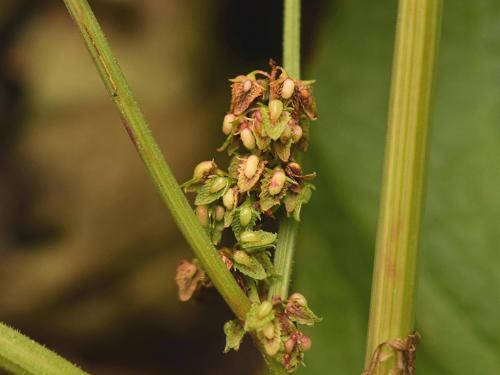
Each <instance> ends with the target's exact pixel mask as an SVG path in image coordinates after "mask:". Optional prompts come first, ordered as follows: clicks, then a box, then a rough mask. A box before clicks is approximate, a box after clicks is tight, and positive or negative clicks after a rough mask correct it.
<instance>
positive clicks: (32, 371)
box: [0, 323, 86, 375]
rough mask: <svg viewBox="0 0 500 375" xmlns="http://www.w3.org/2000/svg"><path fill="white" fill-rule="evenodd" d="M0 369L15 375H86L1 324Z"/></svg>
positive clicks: (54, 354)
mask: <svg viewBox="0 0 500 375" xmlns="http://www.w3.org/2000/svg"><path fill="white" fill-rule="evenodd" d="M0 367H1V368H3V369H5V370H7V371H9V372H12V373H13V374H25V375H26V374H28V375H85V374H86V372H84V371H82V370H80V369H79V368H78V367H76V366H75V365H73V364H71V363H70V362H68V361H67V360H65V359H64V358H62V357H60V356H59V355H57V354H56V353H54V352H51V351H50V350H49V349H47V348H45V347H44V346H42V345H40V344H37V343H36V342H35V341H33V340H31V339H30V338H29V337H26V336H24V335H23V334H21V333H19V332H18V331H16V330H14V329H12V328H10V327H7V326H6V325H5V324H2V323H0Z"/></svg>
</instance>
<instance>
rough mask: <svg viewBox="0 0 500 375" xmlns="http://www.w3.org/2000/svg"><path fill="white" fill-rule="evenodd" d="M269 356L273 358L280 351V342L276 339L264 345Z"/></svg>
mask: <svg viewBox="0 0 500 375" xmlns="http://www.w3.org/2000/svg"><path fill="white" fill-rule="evenodd" d="M264 349H265V350H266V353H267V355H270V356H273V355H275V354H276V353H278V352H279V350H280V340H277V339H274V340H270V341H268V342H265V343H264Z"/></svg>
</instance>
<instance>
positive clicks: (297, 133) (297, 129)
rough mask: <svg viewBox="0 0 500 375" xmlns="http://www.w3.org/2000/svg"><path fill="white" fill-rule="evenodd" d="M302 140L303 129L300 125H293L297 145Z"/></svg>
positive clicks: (294, 140) (293, 135)
mask: <svg viewBox="0 0 500 375" xmlns="http://www.w3.org/2000/svg"><path fill="white" fill-rule="evenodd" d="M301 138H302V127H301V126H300V125H298V124H293V125H292V140H293V143H297V142H298V141H300V139H301Z"/></svg>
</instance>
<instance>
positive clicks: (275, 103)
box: [269, 99, 283, 122]
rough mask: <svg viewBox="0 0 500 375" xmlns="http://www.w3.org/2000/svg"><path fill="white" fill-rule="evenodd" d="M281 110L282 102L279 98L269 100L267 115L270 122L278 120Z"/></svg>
mask: <svg viewBox="0 0 500 375" xmlns="http://www.w3.org/2000/svg"><path fill="white" fill-rule="evenodd" d="M282 112H283V102H282V101H281V100H277V99H274V100H271V101H270V102H269V117H270V118H271V121H272V122H276V121H278V119H279V118H280V116H281V113H282Z"/></svg>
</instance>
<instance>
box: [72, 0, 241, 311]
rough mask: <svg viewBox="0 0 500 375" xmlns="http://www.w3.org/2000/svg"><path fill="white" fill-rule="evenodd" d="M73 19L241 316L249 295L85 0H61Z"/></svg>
mask: <svg viewBox="0 0 500 375" xmlns="http://www.w3.org/2000/svg"><path fill="white" fill-rule="evenodd" d="M64 3H65V4H66V7H67V8H68V10H69V12H70V14H71V16H72V17H73V19H74V21H75V22H76V24H77V25H78V28H79V29H80V32H81V34H82V36H83V38H84V40H85V43H86V45H87V48H88V50H89V52H90V54H91V55H92V58H93V60H94V63H95V65H96V67H97V69H98V71H99V73H100V75H101V78H102V80H103V82H104V85H105V86H106V88H107V89H108V91H109V93H110V94H111V97H112V99H113V101H114V103H115V105H116V107H117V108H118V110H119V112H120V114H121V118H122V121H123V125H124V126H125V129H126V130H127V132H128V135H129V136H130V139H131V140H132V142H133V144H134V145H135V148H136V149H137V151H138V153H139V155H140V156H141V158H142V160H143V162H144V164H145V165H146V167H147V169H148V171H149V173H150V175H151V178H152V179H153V181H154V183H155V185H156V186H157V188H158V190H159V192H160V195H161V197H162V199H163V201H164V202H165V204H166V205H167V207H168V209H169V210H170V212H171V213H172V216H173V217H174V220H175V222H176V223H177V225H178V227H179V228H180V230H181V232H182V233H183V235H184V237H185V238H186V240H187V241H188V243H189V245H191V247H192V248H193V250H194V252H195V254H196V256H197V257H198V259H199V260H200V263H201V265H202V266H203V268H204V269H205V271H206V272H207V274H208V276H209V277H210V279H211V280H212V282H213V284H214V286H215V287H216V288H217V290H218V291H219V292H220V294H221V295H222V297H223V298H224V300H225V301H226V302H227V304H228V305H229V307H230V308H231V309H232V310H233V312H234V313H235V314H236V316H237V317H238V318H240V319H242V320H243V319H244V318H245V315H246V313H247V311H248V310H249V308H250V301H249V300H248V298H247V296H246V295H245V294H244V293H243V291H242V290H241V288H240V287H239V286H238V284H237V283H236V281H235V280H234V278H233V276H232V275H231V273H230V272H229V271H228V270H227V268H226V266H225V265H224V263H223V262H222V260H221V259H220V257H219V255H218V253H217V251H216V249H215V247H214V246H213V245H212V243H211V242H210V239H209V238H208V236H207V233H206V232H205V230H204V229H203V228H202V227H201V225H200V224H199V222H198V220H197V219H196V217H195V215H194V213H193V210H192V209H191V207H190V205H189V203H188V201H187V200H186V198H185V196H184V194H183V192H182V191H181V189H180V188H179V185H178V183H177V181H176V180H175V177H174V175H173V174H172V172H171V170H170V168H169V167H168V165H167V163H166V162H165V159H164V158H163V155H162V153H161V151H160V149H159V147H158V145H157V143H156V141H155V140H154V138H153V135H152V134H151V131H150V130H149V127H148V124H147V123H146V120H145V119H144V117H143V115H142V113H141V111H140V109H139V107H138V105H137V103H136V102H135V100H134V98H133V96H132V93H131V91H130V88H129V86H128V84H127V82H126V80H125V77H124V75H123V73H122V71H121V69H120V67H119V66H118V63H117V61H116V59H115V57H114V56H113V54H112V52H111V49H110V47H109V45H108V43H107V41H106V38H105V36H104V34H103V32H102V30H101V28H100V26H99V24H98V22H97V20H96V18H95V16H94V14H93V12H92V10H91V8H90V6H89V5H88V3H87V1H86V0H64Z"/></svg>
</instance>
